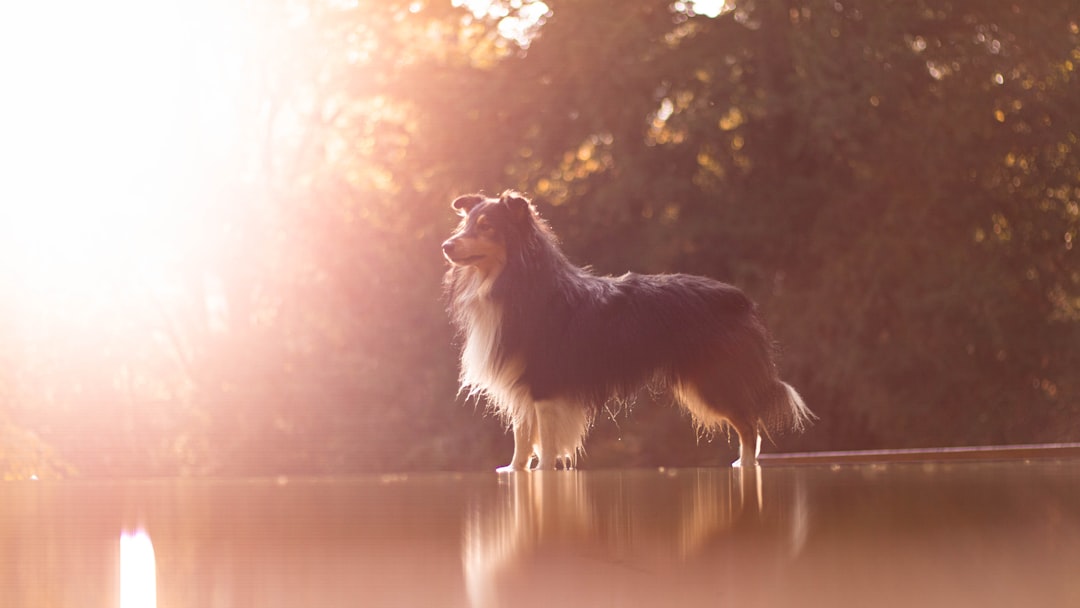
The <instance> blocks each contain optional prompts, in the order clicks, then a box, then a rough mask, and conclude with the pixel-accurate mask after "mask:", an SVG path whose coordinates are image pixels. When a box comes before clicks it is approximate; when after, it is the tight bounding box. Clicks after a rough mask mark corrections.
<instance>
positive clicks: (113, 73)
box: [0, 0, 244, 307]
mask: <svg viewBox="0 0 1080 608" xmlns="http://www.w3.org/2000/svg"><path fill="white" fill-rule="evenodd" d="M229 4H234V3H221V5H214V4H212V3H191V4H186V3H182V2H179V1H176V2H170V1H149V2H144V1H139V0H127V1H124V0H120V1H117V0H105V1H104V2H50V3H35V2H23V3H18V5H17V6H16V7H14V8H9V9H5V12H6V13H7V14H6V15H5V16H4V20H5V21H6V24H5V25H4V26H3V27H2V30H3V31H0V33H2V34H3V36H0V37H2V38H3V40H2V41H0V53H2V55H3V56H4V58H2V59H0V62H3V64H2V66H0V67H3V70H0V72H2V73H4V74H5V75H6V79H7V81H6V82H5V98H6V99H5V100H4V102H3V103H2V104H0V132H2V133H3V139H4V141H3V142H2V143H0V173H2V174H3V175H4V176H5V177H4V179H3V180H0V255H2V260H3V261H2V262H0V264H2V265H3V266H2V268H3V277H2V278H3V283H2V284H3V288H4V291H5V292H7V293H4V294H3V295H4V296H6V297H12V296H14V297H15V299H16V300H19V301H23V302H24V304H27V305H30V306H33V307H39V306H54V305H60V304H62V303H65V302H66V304H64V305H70V302H71V300H70V299H69V298H72V297H76V298H77V297H80V296H85V295H87V291H88V290H90V291H93V290H100V289H103V288H106V287H105V286H108V285H112V284H115V283H116V281H125V280H132V279H134V278H135V277H137V276H145V275H146V274H147V273H151V274H152V273H153V272H155V271H156V270H155V269H157V268H159V267H160V266H161V265H162V264H164V263H166V262H167V261H169V258H170V256H175V255H177V252H178V251H179V250H180V248H181V246H182V245H183V244H184V243H185V242H186V241H190V240H191V239H194V238H196V236H197V235H194V234H192V233H191V230H190V228H191V224H190V222H185V221H184V215H185V212H186V210H187V207H188V205H189V204H190V203H191V201H192V200H193V199H194V198H196V197H197V196H198V194H199V189H200V187H202V186H204V185H205V182H206V181H207V179H208V178H207V170H208V167H210V166H212V165H211V164H212V163H213V162H214V161H215V160H220V158H216V155H220V154H223V153H225V151H227V149H228V147H229V145H230V139H231V138H233V137H234V135H235V134H234V133H233V132H232V127H231V124H232V122H233V121H232V120H231V116H230V111H231V108H232V107H233V106H234V103H233V99H232V98H233V97H234V96H235V95H236V94H238V93H239V91H237V90H236V86H237V85H236V84H235V82H236V80H235V79H233V78H232V75H231V74H230V72H229V71H230V69H231V68H230V61H231V60H232V59H233V58H235V56H236V54H237V52H238V51H237V49H238V47H237V45H238V44H241V43H242V42H243V36H244V31H243V29H242V28H234V27H230V23H231V22H234V21H235V19H234V17H235V15H234V14H233V13H230V11H229V10H228V9H227V8H223V7H227V6H228V5H229ZM196 7H201V8H196Z"/></svg>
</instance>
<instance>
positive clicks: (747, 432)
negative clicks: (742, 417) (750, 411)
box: [731, 423, 761, 467]
mask: <svg viewBox="0 0 1080 608" xmlns="http://www.w3.org/2000/svg"><path fill="white" fill-rule="evenodd" d="M731 426H732V427H733V428H734V429H735V433H736V434H737V435H738V436H739V459H738V460H736V461H735V462H733V463H731V466H733V467H755V466H757V463H758V462H757V457H758V455H759V454H761V433H758V432H757V429H756V428H754V426H753V425H746V424H739V425H736V424H735V423H732V424H731Z"/></svg>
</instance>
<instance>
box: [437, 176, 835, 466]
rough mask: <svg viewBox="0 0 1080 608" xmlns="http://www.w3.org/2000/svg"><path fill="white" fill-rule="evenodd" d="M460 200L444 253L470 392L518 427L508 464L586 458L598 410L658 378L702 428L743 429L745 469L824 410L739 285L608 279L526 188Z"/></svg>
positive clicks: (687, 279)
mask: <svg viewBox="0 0 1080 608" xmlns="http://www.w3.org/2000/svg"><path fill="white" fill-rule="evenodd" d="M451 206H452V208H453V209H454V210H455V211H457V213H458V214H459V215H461V217H462V220H461V224H460V225H459V226H458V228H457V230H456V231H455V232H454V233H453V235H452V236H451V237H450V238H449V239H447V240H446V242H444V243H443V244H442V250H443V254H444V256H445V257H446V259H447V260H448V261H449V262H450V265H451V267H450V270H449V271H448V272H447V273H446V278H445V288H446V293H447V300H448V303H449V304H448V306H449V313H450V317H451V319H452V321H453V323H454V325H455V326H456V327H457V329H458V331H459V332H460V336H461V338H462V339H463V343H462V347H461V375H460V380H461V390H462V392H464V393H466V394H467V395H468V396H470V397H478V396H480V395H483V396H484V397H486V398H487V401H488V403H489V405H490V406H491V407H492V408H493V409H494V411H495V412H497V413H498V415H499V416H500V417H501V418H502V419H503V421H504V422H505V423H506V424H507V425H508V426H509V427H510V428H511V429H513V433H514V455H513V458H512V459H511V461H510V464H508V465H506V466H505V467H500V468H499V469H498V470H500V471H519V470H526V469H529V468H530V467H533V468H535V469H541V470H542V469H555V468H556V466H557V463H561V464H562V466H563V467H564V468H572V467H574V466H576V463H577V458H578V456H579V455H580V454H581V453H582V452H583V448H584V441H585V435H586V434H587V433H588V430H589V428H590V427H591V425H592V423H593V420H594V418H595V417H596V415H597V412H599V411H600V408H602V407H603V406H604V405H605V404H606V403H607V402H608V401H609V400H627V399H630V398H632V397H633V396H634V395H635V394H636V393H637V392H638V391H639V390H640V389H642V388H643V387H646V386H663V387H668V388H670V389H671V391H672V392H673V394H674V396H675V398H676V400H677V401H678V402H679V403H680V404H681V405H682V406H683V407H684V408H685V409H686V410H687V411H688V412H689V413H690V415H691V417H692V419H693V421H694V423H695V424H696V425H698V426H699V427H700V428H702V429H704V430H707V431H712V430H714V429H717V428H720V427H722V426H723V425H728V426H730V428H732V429H734V431H735V433H736V434H737V435H738V438H739V459H738V460H736V461H735V463H734V464H733V466H753V465H756V464H757V455H758V453H759V452H760V449H761V436H762V434H765V435H766V436H772V435H773V434H776V433H780V432H784V431H789V430H794V431H801V430H802V429H803V428H804V427H805V426H806V425H807V424H808V423H810V422H811V421H812V420H813V419H814V417H815V416H814V414H813V413H812V412H811V411H810V410H809V409H808V408H807V407H806V404H804V403H803V400H802V398H801V397H800V396H799V394H798V393H797V392H796V391H795V389H793V388H792V387H791V386H790V385H788V384H787V383H785V382H782V381H781V380H780V378H779V376H778V375H777V369H776V363H775V361H774V352H773V351H774V347H773V343H772V340H771V338H770V337H769V334H768V332H767V331H766V329H765V326H764V324H763V323H762V321H761V319H760V317H759V316H758V314H757V312H756V307H755V305H754V303H753V302H752V301H751V300H750V299H749V298H748V297H747V296H746V294H744V293H743V292H742V291H740V290H739V289H738V288H736V287H733V286H731V285H727V284H725V283H721V282H719V281H715V280H712V279H707V278H704V277H697V276H690V275H685V274H661V275H640V274H633V273H628V274H625V275H623V276H621V277H606V276H596V275H594V274H592V273H590V272H589V271H588V270H586V269H583V268H579V267H577V266H575V265H573V264H572V263H570V261H569V260H567V258H566V256H565V255H563V253H562V251H561V250H560V249H559V246H558V241H557V239H556V238H555V235H554V233H553V232H552V231H551V228H550V227H549V226H548V224H547V222H545V221H544V220H543V219H541V218H540V216H539V215H538V214H537V212H536V209H535V208H534V207H533V205H532V204H531V203H530V202H529V201H528V200H527V199H526V198H525V197H523V196H522V195H520V194H518V193H516V192H512V191H508V192H505V193H503V194H502V195H501V196H499V197H487V196H484V195H480V194H470V195H466V196H461V197H458V198H456V199H455V200H454V201H453V203H451ZM534 459H535V461H534Z"/></svg>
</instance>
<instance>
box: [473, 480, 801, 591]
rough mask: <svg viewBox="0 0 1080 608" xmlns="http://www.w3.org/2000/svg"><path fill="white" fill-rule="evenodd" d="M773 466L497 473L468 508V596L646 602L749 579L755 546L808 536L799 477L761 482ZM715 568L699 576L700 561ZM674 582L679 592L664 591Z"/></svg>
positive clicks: (795, 544) (782, 551)
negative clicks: (488, 494) (488, 493)
mask: <svg viewBox="0 0 1080 608" xmlns="http://www.w3.org/2000/svg"><path fill="white" fill-rule="evenodd" d="M773 473H774V472H773V471H762V470H761V469H760V468H757V467H752V468H744V469H736V470H727V469H709V470H706V469H701V470H678V471H664V470H660V471H629V472H604V471H597V472H590V471H586V472H581V471H539V472H532V473H516V474H512V475H506V476H503V477H500V485H499V491H498V493H497V494H496V496H495V497H494V498H493V499H491V500H489V501H488V502H486V503H482V504H477V505H474V507H473V508H472V509H470V511H469V514H468V515H467V519H466V522H465V530H464V538H463V542H462V561H463V569H464V575H465V584H466V590H467V592H468V596H469V600H470V602H471V603H472V605H473V606H475V607H488V606H515V608H517V607H521V606H532V605H537V606H540V605H560V606H577V605H580V606H585V605H645V604H650V603H653V602H654V601H656V602H661V603H664V602H667V603H670V602H671V601H672V600H673V599H679V598H681V599H683V600H687V601H695V598H696V599H697V600H704V599H707V598H708V595H709V594H710V593H712V592H713V591H714V589H713V588H712V584H714V583H717V582H718V579H719V578H724V577H726V576H731V577H736V578H740V579H742V580H743V582H746V581H747V580H748V579H749V580H752V579H754V578H759V577H760V573H756V572H745V573H744V572H743V570H744V569H745V570H757V569H758V567H757V565H756V562H758V561H760V560H761V558H762V556H763V555H767V556H768V557H769V560H771V561H773V562H775V560H776V558H780V559H783V558H785V557H789V556H792V555H795V554H797V553H798V552H799V550H800V548H801V547H802V545H803V543H804V541H805V538H806V534H807V522H808V516H807V507H806V504H807V501H806V498H805V492H804V491H803V489H802V486H801V482H800V478H798V477H793V476H791V475H787V474H781V475H779V476H778V478H777V479H776V482H775V483H770V482H767V481H768V480H771V479H772V478H770V477H769V476H770V475H772V474H773ZM763 551H764V553H763ZM718 567H719V570H720V571H718V572H717V573H716V574H715V575H712V574H709V575H708V576H705V577H702V576H701V570H702V568H705V569H717V568H718ZM680 581H682V582H680ZM687 581H693V584H691V585H686V584H684V583H686V582H687ZM673 583H677V585H676V586H677V588H678V589H679V593H681V594H682V595H678V596H677V597H675V598H673V597H672V596H671V595H670V590H671V588H672V587H671V585H672V584H673ZM702 584H704V585H705V587H702ZM695 585H696V586H695ZM716 589H719V587H716ZM699 592H700V593H701V594H702V595H700V596H699V595H697V594H698V593H699ZM676 603H678V602H676ZM654 605H659V604H654Z"/></svg>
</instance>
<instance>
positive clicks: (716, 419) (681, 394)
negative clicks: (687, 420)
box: [675, 382, 730, 436]
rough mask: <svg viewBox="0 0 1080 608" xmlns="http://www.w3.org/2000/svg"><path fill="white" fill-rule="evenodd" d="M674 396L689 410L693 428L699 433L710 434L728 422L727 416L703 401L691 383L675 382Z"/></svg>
mask: <svg viewBox="0 0 1080 608" xmlns="http://www.w3.org/2000/svg"><path fill="white" fill-rule="evenodd" d="M675 398H676V399H678V400H679V403H681V404H682V406H683V407H684V408H686V411H688V412H690V417H691V419H692V420H693V421H694V428H695V429H696V430H697V432H698V434H699V435H705V436H711V435H712V434H713V433H715V432H716V431H717V430H719V429H721V428H723V427H724V425H727V424H730V423H729V422H728V419H727V418H725V417H724V416H723V415H722V414H720V413H718V412H717V411H716V410H714V409H712V408H710V407H709V406H708V405H707V404H706V403H705V401H704V400H703V399H702V398H701V395H700V393H698V391H697V389H696V388H695V387H694V386H692V385H689V384H684V383H681V382H680V383H678V384H676V385H675Z"/></svg>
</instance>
